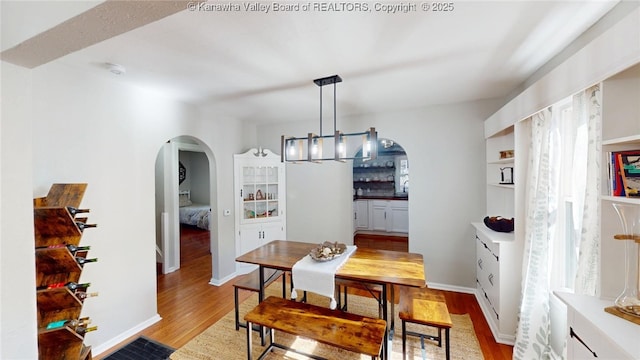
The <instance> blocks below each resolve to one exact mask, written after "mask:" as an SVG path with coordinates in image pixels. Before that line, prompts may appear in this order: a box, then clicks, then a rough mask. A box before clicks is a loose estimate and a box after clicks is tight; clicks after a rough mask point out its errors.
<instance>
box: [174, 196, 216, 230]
mask: <svg viewBox="0 0 640 360" xmlns="http://www.w3.org/2000/svg"><path fill="white" fill-rule="evenodd" d="M178 197H179V202H180V206H179V209H180V224H186V225H191V226H196V227H198V228H200V229H203V230H210V228H209V218H210V216H211V206H209V205H208V204H198V203H194V202H192V201H191V192H190V191H189V190H186V191H180V193H179V194H178Z"/></svg>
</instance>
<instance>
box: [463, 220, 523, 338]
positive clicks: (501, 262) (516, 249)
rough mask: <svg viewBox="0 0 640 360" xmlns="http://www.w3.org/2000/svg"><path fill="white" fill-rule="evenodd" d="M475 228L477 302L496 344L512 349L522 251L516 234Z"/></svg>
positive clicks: (477, 226)
mask: <svg viewBox="0 0 640 360" xmlns="http://www.w3.org/2000/svg"><path fill="white" fill-rule="evenodd" d="M473 226H474V227H475V228H476V236H475V243H476V298H477V299H478V303H479V304H480V308H481V309H482V312H483V314H484V316H485V318H486V319H487V323H489V327H490V328H491V332H492V333H493V336H494V338H495V340H496V342H499V343H502V344H509V345H513V343H514V342H515V332H516V327H517V316H518V303H519V299H520V286H521V285H520V277H519V274H520V268H521V267H522V262H521V259H522V247H521V246H519V244H517V243H516V242H515V241H514V239H515V237H514V234H513V233H500V232H495V231H493V230H491V229H489V228H487V227H486V226H485V225H484V224H483V223H473Z"/></svg>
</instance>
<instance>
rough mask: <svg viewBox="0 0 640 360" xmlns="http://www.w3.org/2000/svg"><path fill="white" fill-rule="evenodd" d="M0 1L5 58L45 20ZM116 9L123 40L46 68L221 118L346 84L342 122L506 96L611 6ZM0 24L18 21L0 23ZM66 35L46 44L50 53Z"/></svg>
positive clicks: (64, 7)
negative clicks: (116, 69) (126, 86)
mask: <svg viewBox="0 0 640 360" xmlns="http://www.w3.org/2000/svg"><path fill="white" fill-rule="evenodd" d="M2 2H3V5H2V6H3V8H2V9H3V15H2V16H3V18H2V20H3V21H2V32H3V47H2V50H3V55H5V54H7V53H9V51H11V50H12V49H9V48H8V47H6V46H5V45H6V44H9V45H10V46H13V45H15V44H19V43H20V42H22V41H25V40H28V39H29V38H31V39H32V40H33V39H34V33H33V32H34V30H33V29H34V28H35V29H38V31H43V30H44V29H43V28H42V27H43V26H44V25H42V24H43V22H44V21H45V20H43V19H49V20H46V21H48V23H46V27H50V26H53V25H55V24H51V23H50V22H51V20H50V17H46V16H43V15H42V12H41V11H40V12H35V13H34V11H33V10H32V8H33V2H24V3H26V4H29V3H31V9H29V6H27V5H24V6H22V5H21V4H22V3H18V2H16V3H13V5H12V6H6V3H7V1H5V0H3V1H2ZM45 3H47V4H48V5H49V6H51V2H45ZM117 3H121V1H107V2H105V3H101V4H99V5H98V6H101V7H106V8H113V9H116V10H114V12H111V13H108V14H109V15H108V16H110V17H111V16H113V17H114V18H113V19H112V20H113V21H111V27H122V28H123V29H124V30H123V31H126V32H123V33H121V34H119V35H118V32H117V31H114V32H113V34H112V35H109V36H113V37H111V38H108V39H106V40H103V39H101V38H100V36H95V39H96V40H95V41H94V42H95V44H94V45H91V44H90V43H89V44H87V45H86V46H87V47H85V48H83V49H80V50H77V51H76V50H69V52H70V53H69V54H68V55H64V54H61V55H64V56H62V57H60V58H58V59H57V60H54V61H58V62H61V63H63V64H65V65H68V66H71V67H74V68H78V69H81V70H83V71H96V72H98V71H102V72H105V71H106V70H104V63H105V62H112V63H118V64H121V65H123V66H125V67H126V69H127V73H126V75H121V76H120V78H119V79H118V81H124V82H131V83H134V84H137V85H141V86H150V87H153V88H156V89H159V90H161V91H166V92H167V93H169V94H171V95H172V96H176V97H178V98H180V99H182V100H184V101H188V102H193V103H197V104H207V105H211V106H212V107H213V108H215V110H216V111H217V112H219V113H220V114H221V115H224V116H227V117H230V118H237V119H240V120H249V121H252V122H255V123H260V122H279V121H296V120H313V119H317V118H318V106H319V99H318V91H319V90H318V87H317V86H316V85H315V84H314V83H313V82H312V80H313V79H315V78H319V77H324V76H329V75H333V74H339V75H340V76H341V77H342V78H343V82H342V83H340V84H338V85H337V103H338V105H337V107H338V114H339V115H353V114H363V113H373V112H384V111H394V110H401V109H409V108H418V107H423V106H428V105H433V104H446V103H456V102H462V101H470V100H476V99H487V98H496V97H497V98H502V97H505V96H507V95H508V94H509V93H511V92H512V91H513V90H514V89H516V88H517V87H518V85H520V84H521V83H523V82H524V81H525V80H526V79H527V78H529V77H530V76H531V75H532V74H533V73H534V72H535V71H536V70H537V69H538V68H540V67H541V66H542V65H543V64H545V63H546V62H547V61H549V60H550V59H551V58H552V57H553V56H555V55H556V54H558V53H559V52H560V51H561V50H562V49H563V48H565V47H566V46H567V45H568V44H569V43H571V42H572V41H573V40H574V39H576V38H577V37H578V36H579V35H580V34H581V33H582V32H584V31H585V30H586V29H588V28H589V27H590V26H591V25H593V24H594V23H595V22H596V21H597V20H598V19H599V18H601V17H602V16H603V15H604V14H606V12H608V11H609V10H610V9H611V8H612V7H614V6H615V5H616V3H617V1H455V2H452V3H451V4H453V10H452V11H447V12H433V11H423V10H422V9H421V7H422V6H423V4H429V5H431V4H433V3H432V2H403V3H404V4H415V5H416V10H415V11H410V12H408V13H395V14H391V13H385V12H383V11H377V10H376V8H375V4H397V2H391V1H389V2H369V1H367V2H366V3H365V4H366V6H367V7H368V9H369V11H355V10H353V11H349V10H352V9H351V8H352V7H354V6H356V4H362V3H359V2H313V1H311V2H306V1H301V2H291V1H288V2H287V1H276V2H275V3H278V4H300V5H304V4H311V10H309V11H303V10H302V9H300V10H294V11H288V12H287V11H277V12H276V11H273V9H271V10H270V11H269V12H268V13H264V12H259V11H250V10H246V9H245V8H244V6H245V5H246V4H255V3H256V2H238V1H209V2H208V3H206V6H205V8H206V7H207V6H209V7H210V6H213V5H228V4H233V5H238V6H239V7H240V10H238V11H221V10H211V11H206V10H205V9H204V8H201V9H199V10H195V11H191V10H182V11H179V12H177V13H175V14H173V15H169V16H166V15H162V16H166V17H164V18H162V16H158V17H159V18H161V19H160V20H157V21H155V19H154V18H153V17H148V18H147V17H145V18H144V19H143V20H142V22H145V23H147V22H148V24H147V25H142V26H141V25H140V21H141V20H140V18H141V17H143V16H142V15H140V12H136V11H137V10H130V9H129V10H122V9H126V8H122V7H120V8H118V7H117V6H116V4H117ZM135 3H136V4H138V8H144V7H145V6H146V5H144V3H143V2H140V1H138V2H135ZM159 3H163V2H162V1H160V2H159ZM173 3H174V4H175V3H178V2H173ZM261 3H262V4H267V5H271V4H273V2H271V1H263V2H261ZM96 4H97V3H95V2H93V3H91V6H94V5H96ZM192 4H198V3H196V2H193V3H192ZM315 4H319V5H318V6H331V5H333V6H338V7H341V6H345V7H347V8H348V9H337V10H326V11H320V10H318V9H316V10H314V5H315ZM182 6H184V5H182ZM54 8H55V9H57V10H58V11H56V14H63V15H60V16H68V17H71V16H75V15H76V14H79V15H78V16H77V17H76V18H75V19H76V20H77V19H83V16H84V17H87V16H89V15H88V14H89V13H90V12H91V9H90V7H87V6H86V3H85V6H84V7H83V6H78V4H77V3H75V5H74V2H55V6H54ZM87 10H88V11H89V12H85V11H87ZM138 10H139V9H138ZM339 10H342V11H339ZM8 12H10V14H11V16H9V14H8ZM14 15H16V16H14ZM18 15H19V16H18ZM145 15H146V14H145ZM93 16H95V14H93ZM100 16H102V17H104V15H100ZM9 17H10V18H12V19H20V20H22V21H19V22H18V21H15V20H14V21H13V22H11V21H5V19H7V18H9ZM115 19H118V21H115ZM123 19H124V21H123ZM129 20H130V21H129ZM60 21H61V20H60ZM93 22H94V21H86V18H85V21H81V22H80V23H81V24H82V26H83V27H84V28H83V29H82V30H78V29H77V23H78V22H77V21H76V25H75V26H76V28H73V34H75V36H82V37H90V36H91V34H98V35H99V34H100V33H101V32H102V33H103V32H104V29H103V28H100V27H96V28H92V26H91V23H93ZM68 23H70V22H67V23H62V24H60V25H58V27H57V29H55V30H60V27H62V28H64V27H65V26H66V27H68V26H69V25H68ZM132 23H135V24H134V25H132ZM15 24H23V25H21V26H20V27H19V26H18V25H15ZM24 24H33V26H26V27H25V26H24ZM114 24H115V25H114ZM137 26H139V27H137ZM22 27H24V29H22ZM136 27H137V28H136ZM130 29H133V30H130ZM6 34H10V35H11V36H12V37H11V39H7V38H6V36H8V35H6ZM45 34H46V32H45V33H41V34H40V35H36V36H35V38H37V37H38V36H43V35H45ZM21 36H22V37H23V38H22V39H21V38H20V37H21ZM69 38H71V37H62V36H56V37H55V41H58V42H60V44H57V46H58V48H59V47H63V45H64V43H65V41H66V42H68V41H69V40H68V39H69ZM51 41H52V40H50V39H48V40H47V42H48V43H50V42H51ZM34 43H35V42H34ZM36 44H37V43H36ZM16 49H17V50H19V51H17V52H20V51H22V53H23V54H22V55H23V57H22V58H23V59H28V58H29V57H30V56H31V55H32V54H31V53H33V56H31V57H32V58H35V57H36V56H35V53H36V52H38V47H37V46H36V47H35V50H34V49H28V48H27V47H26V46H24V47H23V48H20V45H18V46H17V48H13V50H16ZM43 51H44V50H41V52H43ZM40 57H42V56H41V55H40ZM3 59H5V60H6V57H5V56H3ZM7 61H9V60H7ZM25 61H26V60H25ZM46 61H50V60H46ZM12 62H15V63H20V60H18V61H12ZM23 65H24V64H23ZM36 66H37V65H36ZM29 67H33V66H29ZM114 76H115V75H114ZM331 98H332V89H331V90H329V89H327V88H325V101H329V102H330V101H331V100H328V99H331Z"/></svg>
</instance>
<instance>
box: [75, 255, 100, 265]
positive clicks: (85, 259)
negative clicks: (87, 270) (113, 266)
mask: <svg viewBox="0 0 640 360" xmlns="http://www.w3.org/2000/svg"><path fill="white" fill-rule="evenodd" d="M76 261H77V262H78V264H80V266H84V264H86V263H92V262H97V261H98V258H93V259H87V258H83V257H80V256H76Z"/></svg>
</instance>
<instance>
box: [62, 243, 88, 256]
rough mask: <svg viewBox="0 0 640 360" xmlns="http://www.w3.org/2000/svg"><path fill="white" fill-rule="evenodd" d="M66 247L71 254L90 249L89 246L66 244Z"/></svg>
mask: <svg viewBox="0 0 640 360" xmlns="http://www.w3.org/2000/svg"><path fill="white" fill-rule="evenodd" d="M67 249H69V251H70V252H71V253H72V254H74V255H75V254H76V253H77V252H78V251H89V250H91V246H75V245H71V244H69V245H67Z"/></svg>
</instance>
